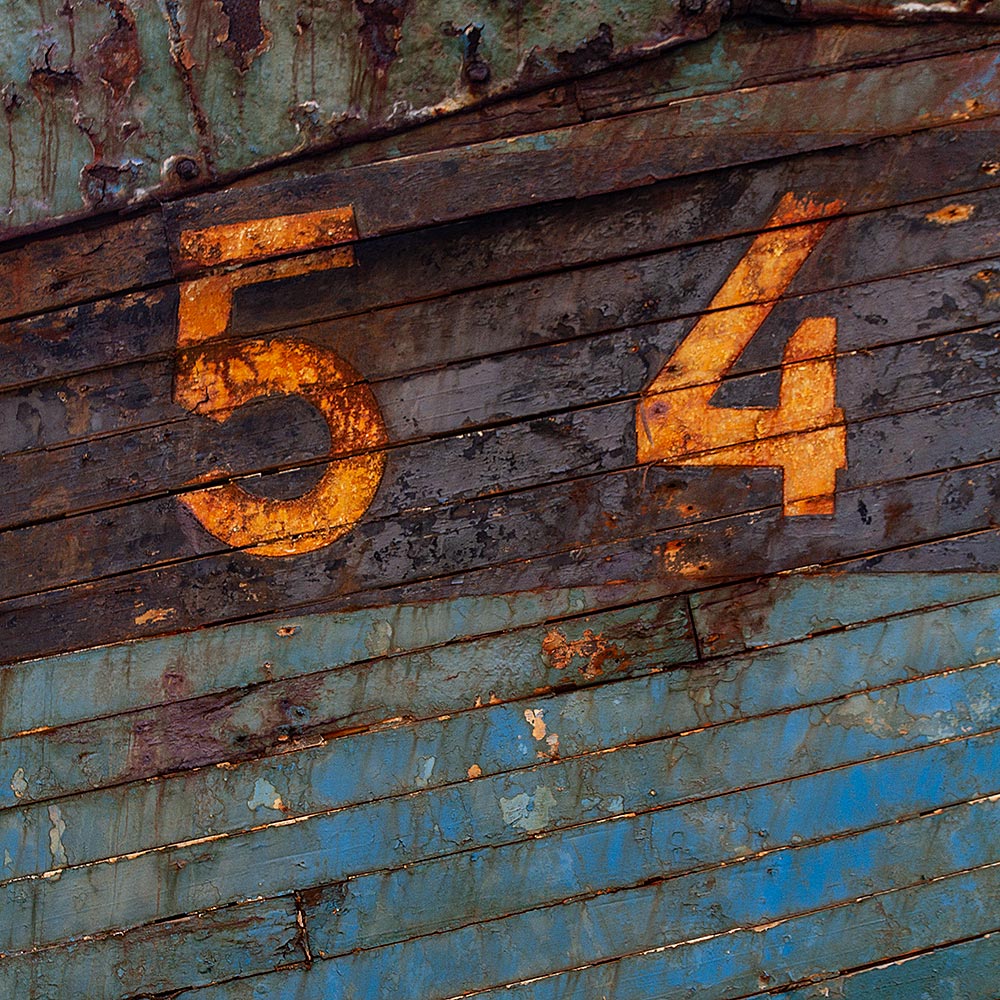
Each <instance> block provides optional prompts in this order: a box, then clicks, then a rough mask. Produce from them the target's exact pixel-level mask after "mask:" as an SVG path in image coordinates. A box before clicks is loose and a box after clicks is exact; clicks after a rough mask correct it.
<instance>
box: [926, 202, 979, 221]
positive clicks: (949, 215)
mask: <svg viewBox="0 0 1000 1000" xmlns="http://www.w3.org/2000/svg"><path fill="white" fill-rule="evenodd" d="M975 210H976V206H975V205H945V206H944V208H939V209H938V210H937V211H936V212H929V213H928V214H927V215H926V216H925V218H926V219H927V221H928V222H936V223H937V224H938V225H939V226H953V225H954V224H955V223H956V222H965V221H966V220H967V219H971V218H972V214H973V212H975Z"/></svg>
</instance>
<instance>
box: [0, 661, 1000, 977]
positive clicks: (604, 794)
mask: <svg viewBox="0 0 1000 1000" xmlns="http://www.w3.org/2000/svg"><path fill="white" fill-rule="evenodd" d="M911 662H912V661H911ZM908 666H909V665H908ZM865 672H866V674H867V673H868V672H869V671H868V670H866V671H865ZM909 672H910V671H909V670H907V673H909ZM996 672H997V668H996V667H995V666H994V667H993V668H992V671H991V669H990V668H989V667H980V668H976V669H974V670H971V671H959V672H957V673H946V674H945V675H942V676H938V677H933V678H928V679H926V680H917V681H912V682H908V683H904V684H902V685H899V686H898V687H897V686H890V687H889V688H887V689H886V691H885V693H878V694H874V695H869V694H860V695H854V696H851V697H849V698H845V699H843V700H842V701H841V702H840V703H839V704H832V705H827V706H825V708H824V710H823V711H821V712H817V711H816V709H815V707H814V706H806V707H803V708H800V709H797V710H795V711H791V712H785V713H778V714H774V715H769V716H765V717H763V718H760V719H756V720H752V721H746V720H742V719H741V720H740V721H736V722H733V723H731V724H730V725H728V726H718V727H711V728H708V729H705V728H700V729H698V730H696V731H694V732H690V733H687V734H686V735H683V736H681V737H678V738H676V739H672V740H669V741H657V742H654V743H647V744H640V745H637V746H626V747H623V748H621V749H619V750H618V751H617V752H615V753H613V754H598V755H597V756H596V757H595V758H593V759H590V758H588V757H587V756H584V757H579V758H574V759H570V760H565V761H563V760H560V761H555V762H549V763H547V764H539V765H536V766H535V767H533V768H529V769H527V770H523V771H518V772H516V773H512V774H509V775H506V774H501V775H498V776H495V777H489V778H481V779H478V780H472V781H463V782H461V783H460V784H457V785H450V786H447V787H445V788H443V789H438V790H428V791H424V792H417V793H416V794H410V795H403V796H397V797H393V798H388V799H384V800H382V801H377V802H373V803H367V804H362V805H358V806H356V807H353V808H351V809H338V810H334V811H332V812H328V813H320V814H317V815H312V816H308V817H302V818H292V819H287V820H286V819H284V818H280V819H277V820H272V821H271V822H270V823H269V824H267V825H263V826H259V827H257V828H256V829H253V830H251V831H250V832H248V833H243V834H230V835H226V834H218V835H216V836H214V837H209V838H205V837H202V838H199V839H197V840H194V841H193V842H189V843H187V844H181V845H179V846H177V847H174V848H170V849H167V850H156V849H154V850H150V851H145V852H131V853H130V854H129V855H127V856H122V857H118V858H117V859H116V860H115V861H114V863H111V864H107V863H105V864H96V865H83V866H81V867H70V868H62V869H61V875H60V877H59V879H58V880H57V881H53V880H51V879H49V878H45V877H37V876H36V877H29V878H27V879H18V880H14V881H11V882H8V883H7V884H6V885H4V886H2V887H0V889H2V893H3V898H4V899H5V905H4V908H3V910H2V912H0V950H4V951H6V950H15V949H21V948H25V947H28V946H29V945H30V944H31V943H36V944H39V943H44V942H51V941H57V940H61V939H64V938H68V937H73V936H75V935H77V934H80V933H94V932H97V931H100V930H102V929H112V928H114V927H115V926H131V925H138V924H142V923H147V922H150V921H153V920H158V919H163V918H165V917H168V916H172V915H177V914H182V913H187V912H191V911H193V910H197V909H202V908H204V907H205V906H210V905H216V904H219V903H225V902H230V901H237V900H240V899H247V898H254V897H257V896H269V895H275V894H279V893H282V892H287V891H288V890H289V889H298V888H305V887H308V886H309V885H316V884H321V883H327V882H335V881H339V880H342V879H344V878H348V877H350V876H354V875H359V874H362V873H366V872H376V871H379V870H381V869H384V868H395V867H398V866H400V865H406V864H413V863H414V862H417V861H420V860H426V859H430V858H434V857H436V856H441V855H448V854H452V853H454V852H455V850H456V849H460V848H462V847H469V848H483V847H486V846H488V845H499V844H503V843H507V842H510V841H513V840H518V839H524V837H525V836H528V837H531V836H534V835H536V834H538V833H542V832H544V831H547V830H553V829H557V828H559V827H563V826H575V825H577V824H579V823H580V822H581V820H583V821H586V820H600V819H602V818H604V817H606V816H608V815H609V814H611V815H614V814H618V813H629V812H634V811H639V810H645V809H647V808H649V807H650V806H651V805H659V806H663V805H666V804H669V803H671V802H674V803H676V802H683V801H685V800H686V799H691V798H695V799H698V798H702V797H704V796H706V795H712V794H719V793H722V792H726V791H733V790H739V789H742V788H744V787H746V786H747V785H755V784H761V783H766V782H768V781H780V780H784V779H787V778H790V777H794V776H796V775H799V774H808V773H811V772H814V771H817V770H824V769H827V768H831V767H837V766H839V765H841V764H846V763H850V762H852V761H857V760H861V759H865V758H872V757H878V756H883V755H885V754H889V753H892V752H893V751H895V750H900V749H905V748H907V747H913V746H919V745H922V744H926V743H928V742H930V741H933V740H935V739H937V740H940V739H948V738H949V737H961V736H964V735H965V734H966V733H967V731H968V729H969V728H970V727H971V728H977V727H978V728H983V725H982V720H981V712H982V706H985V705H989V704H990V703H991V702H990V699H992V698H994V694H993V692H992V690H991V689H990V683H992V682H991V681H990V678H991V677H992V676H993V675H994V674H995V673H996ZM965 684H968V685H969V691H970V692H971V693H972V695H973V696H972V697H970V699H969V700H968V701H964V700H962V698H961V697H959V698H958V699H957V700H956V698H955V694H956V692H957V690H959V689H960V688H961V687H962V686H963V685H965ZM602 690H603V691H604V694H605V699H606V700H607V701H611V700H612V699H613V697H614V694H613V689H611V690H608V689H602ZM932 692H937V693H939V694H940V698H938V697H937V696H936V695H935V694H933V693H932ZM684 697H686V698H688V699H690V697H691V690H690V688H689V687H688V688H687V689H686V690H685V692H684ZM714 697H721V691H717V692H716V693H715V695H714ZM976 697H978V699H979V700H978V701H976V700H975V699H976ZM703 700H704V699H703ZM993 703H995V701H994V702H993ZM643 704H644V705H645V703H643ZM927 706H931V708H930V711H929V712H927ZM937 706H942V708H941V710H938V708H937ZM976 706H980V707H976ZM702 708H704V709H705V710H706V711H710V709H708V708H706V707H705V706H701V707H700V708H699V710H701V709H702ZM643 710H644V711H648V707H646V708H644V709H643ZM745 711H746V710H745V709H744V712H745ZM866 713H872V714H873V718H874V719H875V720H876V721H875V722H874V723H873V724H872V726H870V727H869V726H867V725H865V724H863V723H862V724H860V725H859V724H858V723H859V720H861V719H863V718H864V716H865V714H866ZM925 713H927V717H926V718H925V719H923V720H921V719H920V716H921V715H924V714H925ZM977 713H980V714H979V715H977ZM914 716H916V717H917V718H916V720H915V721H914ZM827 719H829V721H827ZM902 720H910V721H909V722H904V723H902V724H901V722H902ZM703 725H704V724H703ZM911 725H912V726H913V730H912V731H910V727H911ZM986 725H989V722H987V723H986ZM900 729H903V730H906V732H900V731H899V730H900ZM527 731H528V727H525V732H526V733H527ZM462 763H463V764H465V765H466V766H471V763H475V761H471V762H470V761H468V760H467V759H466V757H465V753H462ZM420 766H421V765H420V762H419V761H415V762H413V766H412V767H411V769H410V771H409V773H410V774H411V775H413V774H416V775H417V776H418V777H419V774H420V773H421V771H420ZM706 767H707V768H708V771H707V772H706ZM685 772H686V777H685ZM416 784H417V785H418V787H419V783H418V782H417V783H416ZM276 791H277V792H278V794H284V793H286V792H289V793H291V794H294V785H289V786H288V787H287V788H286V787H285V786H284V785H282V787H281V788H279V789H276ZM268 794H269V793H268ZM204 806H205V808H206V810H207V811H209V812H211V811H213V810H214V809H216V808H217V806H215V805H214V804H213V801H212V800H211V799H209V800H208V801H206V802H204ZM54 808H56V809H57V810H58V811H57V812H56V813H55V815H54V816H50V820H51V822H52V823H53V824H55V825H56V826H57V827H58V828H59V829H60V830H62V827H63V824H65V827H66V829H65V830H62V834H61V835H60V837H59V838H57V842H63V841H64V842H65V844H70V843H72V842H73V838H74V837H77V836H82V837H86V836H88V835H92V834H91V833H90V831H92V830H93V828H94V824H93V823H91V824H89V825H86V826H84V827H83V828H82V829H81V830H76V829H75V827H71V826H70V824H69V823H68V822H67V821H66V820H65V819H64V818H63V817H62V813H61V807H59V806H58V804H57V805H56V806H55V807H54ZM184 811H185V812H186V813H190V802H189V801H188V802H187V803H186V804H185V807H184ZM149 818H150V819H151V817H149ZM140 826H141V827H143V828H145V829H146V830H149V829H151V828H152V827H151V825H150V824H149V823H146V822H142V821H140ZM959 827H960V828H961V829H965V830H966V831H968V829H969V828H968V826H967V825H963V824H959ZM956 836H958V834H956ZM50 849H51V842H50ZM970 863H971V862H970ZM57 867H58V866H57ZM951 870H955V869H951ZM290 875H291V876H292V878H291V882H290ZM150 886H163V887H164V890H163V891H162V892H158V893H157V892H151V891H150V888H149V887H150ZM167 886H169V890H168V889H167V888H166V887H167ZM29 913H30V914H31V915H32V916H31V919H30V920H29V919H28V918H27V914H29ZM487 985H488V984H487Z"/></svg>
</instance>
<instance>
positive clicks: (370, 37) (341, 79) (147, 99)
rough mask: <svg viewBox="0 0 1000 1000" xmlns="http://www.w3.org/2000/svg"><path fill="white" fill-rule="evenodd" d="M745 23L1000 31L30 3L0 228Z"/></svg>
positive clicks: (776, 7)
mask: <svg viewBox="0 0 1000 1000" xmlns="http://www.w3.org/2000/svg"><path fill="white" fill-rule="evenodd" d="M754 13H760V14H763V15H765V16H767V17H769V18H780V19H782V20H785V21H791V22H802V21H811V20H814V19H823V18H827V17H830V16H835V17H839V18H840V19H842V20H849V19H851V18H859V19H861V20H877V21H883V22H889V23H893V22H896V23H899V24H902V25H905V24H906V23H907V22H910V23H911V24H918V25H919V24H920V23H921V22H926V21H928V20H936V21H942V20H958V21H965V22H971V26H965V25H963V26H962V28H959V30H957V31H955V30H949V29H943V30H940V31H939V37H952V38H956V39H957V38H961V37H962V36H963V29H964V38H965V41H964V42H963V44H964V45H965V46H967V47H973V46H974V45H975V44H976V39H977V37H978V35H977V29H978V32H983V33H985V32H986V31H987V30H988V28H989V26H992V25H995V24H996V23H997V21H998V20H1000V15H998V14H997V12H996V10H995V8H994V5H993V4H992V3H984V4H978V5H976V6H975V7H971V8H970V7H968V6H967V5H964V4H952V3H944V4H941V3H934V4H923V3H918V4H914V3H904V2H901V0H893V2H891V3H887V4H883V5H877V6H872V5H871V4H863V3H859V2H857V0H835V2H833V3H830V4H824V5H820V6H816V5H810V7H809V8H805V7H802V6H800V5H798V4H774V3H770V2H766V0H764V2H753V0H748V2H744V3H741V4H740V5H738V6H736V7H734V6H733V5H730V4H724V3H721V2H718V0H711V2H707V3H700V4H691V3H681V2H679V0H671V2H670V3H666V4H648V3H647V4H629V5H626V6H624V7H623V6H621V5H614V4H610V3H607V2H604V0H589V2H585V0H561V2H558V3H550V4H547V5H534V6H533V7H532V6H530V5H529V6H519V7H518V8H517V9H516V10H515V11H506V10H503V11H501V10H497V9H496V8H495V7H494V6H493V5H491V4H488V3H485V4H482V3H481V4H472V5H466V6H464V7H461V8H455V7H453V6H449V5H448V4H439V5H435V6H427V7H422V8H420V9H414V8H413V7H412V6H411V5H410V4H408V3H401V4H391V3H384V2H375V3H367V2H361V0H358V2H356V3H354V4H329V3H321V4H316V3H312V4H310V5H309V7H308V8H301V9H300V8H299V7H296V6H295V5H289V4H285V3H281V2H280V0H263V2H253V3H242V2H236V0H216V2H206V0H166V2H152V0H134V2H132V0H130V2H128V3H125V2H123V0H111V2H108V3H104V4H92V3H82V2H78V0H69V2H65V0H59V2H55V0H38V2H37V3H36V4H33V5H30V6H28V5H15V6H14V7H12V8H11V9H10V10H9V11H8V12H7V13H6V16H5V21H4V32H3V39H2V44H0V74H2V77H3V79H4V85H3V111H4V118H5V125H6V132H7V136H6V138H7V142H6V143H4V144H3V145H2V146H0V150H2V156H3V158H2V159H0V190H2V191H3V192H4V198H5V201H6V209H5V213H4V214H5V222H4V229H5V230H7V231H8V232H19V231H20V232H23V231H27V230H30V229H31V228H37V227H39V226H44V225H46V224H51V222H52V220H54V219H60V218H66V217H81V216H87V215H93V214H95V213H108V212H110V211H114V210H116V209H121V208H123V207H126V206H130V205H135V204H144V203H148V202H149V201H150V200H151V199H152V198H157V197H158V198H163V197H169V196H171V195H176V194H177V193H178V192H180V191H183V190H185V189H192V188H193V189H198V188H202V187H204V186H206V185H209V184H212V183H218V182H219V181H220V180H224V179H231V178H232V177H234V176H236V175H238V174H239V172H241V171H244V172H245V171H246V170H247V169H248V168H252V167H256V168H259V167H261V166H263V165H267V164H273V163H275V162H280V161H281V160H282V159H287V158H288V157H289V156H301V155H302V154H303V153H307V152H310V151H314V150H322V149H328V148H330V147H331V146H333V147H336V146H340V145H343V144H344V143H345V142H349V141H351V140H357V139H358V138H361V137H365V136H370V135H373V134H375V135H378V134H385V133H390V134H392V133H397V132H399V131H401V130H403V129H406V128H408V127H412V126H413V125H414V124H416V123H419V122H425V121H428V120H432V119H435V118H441V117H442V116H449V115H452V114H454V113H455V112H456V111H460V110H462V109H464V108H470V107H472V108H475V107H479V106H482V105H484V104H485V105H489V104H490V103H492V102H495V101H496V100H497V99H498V98H501V97H503V96H505V95H509V94H515V93H531V92H533V91H537V90H538V89H539V88H540V87H544V86H552V85H553V84H559V83H560V82H563V81H569V82H570V86H572V84H573V82H574V81H575V80H576V79H578V78H580V77H581V76H586V75H587V74H592V73H594V72H596V71H599V70H602V69H605V68H606V67H608V66H614V65H616V64H621V63H623V62H625V63H627V62H629V61H634V60H635V59H637V58H639V57H642V56H648V55H650V54H654V53H657V52H660V51H663V50H666V49H669V48H671V47H673V46H676V45H677V44H679V43H681V42H685V41H686V42H690V41H693V40H698V39H703V38H705V37H706V36H711V35H712V34H713V32H715V31H717V30H718V28H719V27H720V25H721V24H722V22H723V21H724V20H725V19H726V18H728V17H732V16H734V15H735V16H740V15H744V16H745V15H747V14H754ZM764 30H767V29H766V28H765V29H764ZM772 30H773V29H772ZM883 30H885V31H887V33H891V30H890V29H883ZM904 30H905V29H904ZM875 47H876V48H879V47H880V45H879V44H878V43H876V45H875ZM917 47H918V49H919V43H918V46H917ZM890 53H891V49H890ZM849 54H850V53H849V52H847V53H845V56H848V57H849ZM886 58H887V59H888V58H891V54H887V55H886Z"/></svg>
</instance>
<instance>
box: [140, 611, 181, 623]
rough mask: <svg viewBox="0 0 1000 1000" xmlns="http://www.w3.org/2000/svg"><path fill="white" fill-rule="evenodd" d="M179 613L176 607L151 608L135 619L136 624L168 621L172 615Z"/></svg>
mask: <svg viewBox="0 0 1000 1000" xmlns="http://www.w3.org/2000/svg"><path fill="white" fill-rule="evenodd" d="M175 614H177V609H176V608H150V609H149V610H148V611H144V612H143V613H142V614H141V615H138V616H137V617H136V618H135V619H134V621H135V623H136V625H153V624H155V623H156V622H162V621H166V620H167V619H168V618H169V617H170V616H171V615H175Z"/></svg>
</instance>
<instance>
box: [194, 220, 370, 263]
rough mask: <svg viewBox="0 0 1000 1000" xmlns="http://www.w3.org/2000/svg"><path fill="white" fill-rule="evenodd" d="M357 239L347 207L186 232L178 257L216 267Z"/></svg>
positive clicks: (315, 248) (353, 221) (355, 227)
mask: <svg viewBox="0 0 1000 1000" xmlns="http://www.w3.org/2000/svg"><path fill="white" fill-rule="evenodd" d="M357 238H358V227H357V223H356V222H355V219H354V209H353V208H352V207H351V206H349V205H348V206H338V207H337V208H326V209H321V210H319V211H316V212H303V213H300V214H297V215H278V216H274V217H272V218H269V219H252V220H250V221H249V222H234V223H231V224H227V225H222V226H212V227H211V228H208V229H191V230H186V231H184V232H183V233H181V236H180V255H181V257H182V258H183V259H184V260H185V261H188V262H191V263H194V264H200V265H202V266H204V267H217V266H220V265H223V264H241V263H246V262H248V261H255V260H256V261H259V260H266V259H268V258H270V257H279V256H281V255H282V254H287V253H301V252H303V251H306V250H319V249H322V248H324V247H330V246H335V245H336V244H339V243H350V242H352V241H354V240H356V239H357Z"/></svg>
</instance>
